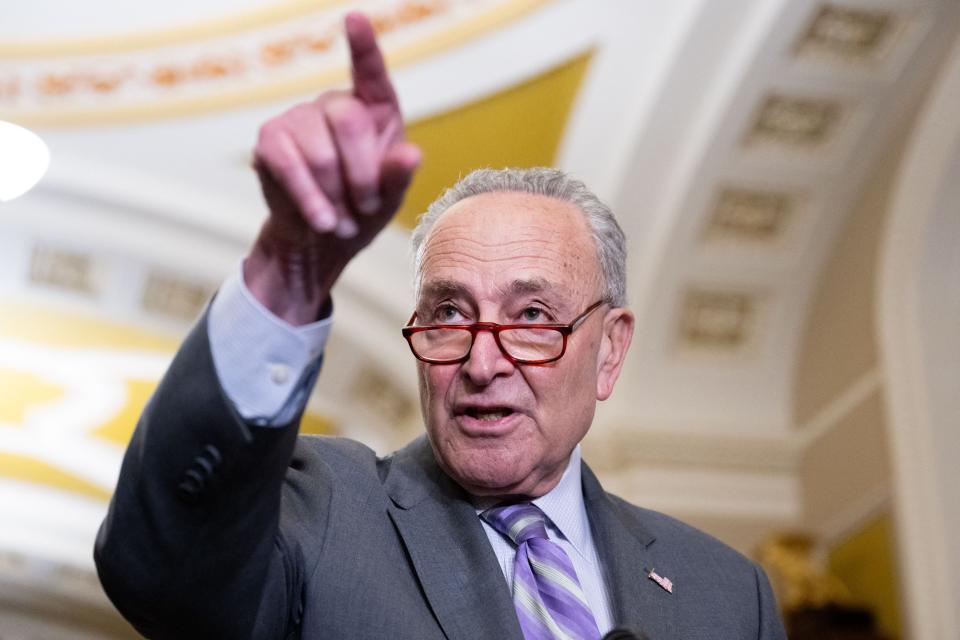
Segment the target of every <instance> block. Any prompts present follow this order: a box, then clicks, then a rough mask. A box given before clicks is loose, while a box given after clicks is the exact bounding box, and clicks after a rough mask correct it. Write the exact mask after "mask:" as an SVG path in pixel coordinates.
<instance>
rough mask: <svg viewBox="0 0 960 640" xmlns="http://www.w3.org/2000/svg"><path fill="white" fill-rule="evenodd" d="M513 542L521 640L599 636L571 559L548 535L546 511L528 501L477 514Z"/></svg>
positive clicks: (592, 639)
mask: <svg viewBox="0 0 960 640" xmlns="http://www.w3.org/2000/svg"><path fill="white" fill-rule="evenodd" d="M480 517H482V518H483V519H484V520H486V521H487V522H488V523H490V526H492V527H493V528H494V529H496V530H497V531H499V532H500V533H502V534H504V535H505V536H507V537H508V538H510V539H511V540H512V541H513V543H514V544H515V545H517V557H516V559H515V561H514V564H513V605H514V607H516V609H517V617H519V618H520V628H521V629H523V637H524V638H525V640H557V639H559V640H588V639H589V640H597V639H598V638H599V637H600V630H599V629H598V628H597V622H596V620H594V618H593V613H592V612H591V611H590V605H589V604H588V603H587V598H586V596H585V595H584V593H583V589H582V588H581V587H580V581H579V580H578V579H577V573H576V571H574V569H573V564H572V563H571V562H570V558H568V557H567V554H566V553H564V551H563V549H562V548H561V547H560V545H558V544H556V543H555V542H551V541H550V540H548V539H547V527H546V516H545V515H544V514H543V512H542V511H540V509H538V508H537V507H536V506H535V505H532V504H530V503H529V502H526V503H521V504H511V505H506V506H501V507H494V508H492V509H487V510H486V511H484V512H483V513H482V514H480Z"/></svg>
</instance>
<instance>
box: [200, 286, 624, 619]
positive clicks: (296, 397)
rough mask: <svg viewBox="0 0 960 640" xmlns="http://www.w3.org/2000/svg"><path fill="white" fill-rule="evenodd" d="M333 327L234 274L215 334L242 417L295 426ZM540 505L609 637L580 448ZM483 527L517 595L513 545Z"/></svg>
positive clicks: (218, 363) (219, 366) (216, 310)
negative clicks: (299, 315) (267, 299)
mask: <svg viewBox="0 0 960 640" xmlns="http://www.w3.org/2000/svg"><path fill="white" fill-rule="evenodd" d="M331 325H332V316H331V317H328V318H324V319H323V320H320V321H318V322H314V323H311V324H308V325H304V326H301V327H294V326H292V325H290V324H288V323H286V322H284V321H283V320H281V319H280V318H277V317H276V316H275V315H273V314H272V313H271V312H270V311H269V310H268V309H267V308H266V307H264V306H263V305H262V304H260V302H259V301H258V300H257V299H256V298H255V297H254V296H253V294H252V293H250V291H249V289H247V287H246V285H245V284H244V282H243V275H242V270H241V269H237V270H236V271H235V272H234V273H233V274H232V275H230V276H229V277H228V278H227V280H226V281H225V282H224V283H223V286H221V287H220V291H219V292H218V294H217V296H216V298H214V300H213V302H212V303H211V305H210V313H209V317H208V322H207V329H208V332H209V339H210V349H211V353H212V355H213V364H214V368H215V369H216V372H217V377H218V378H219V380H220V385H221V386H222V387H223V390H224V392H225V393H226V394H227V397H228V398H230V400H231V401H232V402H233V404H234V406H236V408H237V411H238V412H239V414H240V415H241V416H243V417H244V418H245V419H246V420H249V421H251V422H253V423H255V424H257V425H260V426H278V425H282V424H286V423H288V422H289V421H290V419H291V418H292V417H293V416H294V415H296V414H297V412H298V411H300V410H301V409H302V408H303V407H304V406H305V405H306V402H307V399H308V398H309V396H310V390H311V388H312V387H313V382H314V380H315V379H316V373H317V370H318V364H319V361H320V357H321V356H322V354H323V349H324V346H325V345H326V343H327V339H328V338H329V336H330V327H331ZM533 503H534V504H536V505H537V506H538V507H540V509H541V510H542V511H543V512H544V513H545V514H546V516H547V518H548V523H547V536H548V537H549V538H550V539H551V540H553V541H554V542H556V543H557V544H559V545H560V546H561V547H562V548H563V550H564V551H565V552H566V554H567V555H568V556H569V557H570V560H571V561H572V562H573V567H574V569H575V570H576V572H577V576H578V577H579V578H580V584H581V586H582V587H583V591H584V594H585V595H586V597H587V600H588V601H589V603H590V608H591V609H592V610H593V615H594V617H595V618H596V621H597V626H598V627H599V628H600V632H601V633H606V632H607V631H609V630H610V629H611V628H612V627H613V615H612V611H611V608H610V597H609V594H608V593H607V587H606V580H605V578H604V573H603V567H602V566H601V564H600V560H599V557H598V556H597V548H596V546H595V545H594V543H593V535H592V533H591V531H590V522H589V520H588V519H587V511H586V507H585V506H584V503H583V490H582V485H581V481H580V446H579V445H577V447H576V448H575V449H574V450H573V454H572V455H571V456H570V461H569V462H568V463H567V468H566V470H565V471H564V473H563V476H562V477H561V479H560V482H559V483H558V484H557V486H556V487H554V488H553V489H552V490H551V491H549V492H548V493H547V494H545V495H543V496H541V497H539V498H537V499H536V500H534V501H533ZM480 511H482V509H478V510H477V513H478V514H479V513H480ZM478 517H479V516H478ZM481 523H482V525H483V530H484V532H485V533H486V534H487V539H488V540H489V541H490V545H491V547H493V551H494V553H495V554H496V556H497V560H498V561H499V563H500V568H501V570H502V571H503V575H504V578H505V579H506V581H507V585H508V586H510V587H511V590H512V587H513V561H514V557H515V556H516V550H515V549H514V546H513V543H512V542H510V540H509V539H508V538H506V537H505V536H504V535H502V534H501V533H499V532H498V531H497V530H495V529H494V528H493V527H491V526H490V525H489V524H487V523H486V522H484V521H483V520H481Z"/></svg>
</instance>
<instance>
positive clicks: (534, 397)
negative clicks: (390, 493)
mask: <svg viewBox="0 0 960 640" xmlns="http://www.w3.org/2000/svg"><path fill="white" fill-rule="evenodd" d="M418 294H419V298H418V304H417V324H442V323H453V324H468V323H472V322H479V321H485V322H497V323H500V324H521V323H564V324H565V323H568V322H570V321H571V320H573V319H574V318H575V317H576V316H578V315H579V314H580V313H581V312H582V311H583V310H584V309H586V308H587V307H588V306H590V305H591V304H593V303H594V302H596V301H597V300H599V299H600V298H601V274H600V268H599V264H598V262H597V257H596V250H595V249H594V246H593V242H592V240H591V238H590V235H589V232H588V230H587V226H586V223H585V221H584V220H583V217H582V214H581V213H580V212H579V211H578V209H577V208H576V206H575V205H573V204H570V203H567V202H563V201H560V200H555V199H553V198H548V197H544V196H538V195H532V194H524V193H488V194H482V195H478V196H473V197H470V198H467V199H465V200H462V201H460V202H458V203H457V204H456V205H454V206H453V207H451V208H450V209H449V210H448V211H447V212H446V213H445V214H444V215H443V216H442V217H441V218H440V220H439V221H438V222H437V223H436V225H435V226H434V228H433V230H432V232H431V233H430V235H429V237H428V239H427V245H426V248H425V251H424V255H423V260H422V262H421V284H420V288H419V292H418ZM632 322H633V319H632V316H631V315H630V313H629V311H626V310H624V309H611V308H610V307H609V305H602V306H601V307H600V308H599V309H597V310H596V311H595V312H594V313H592V314H591V315H590V316H589V317H588V318H587V319H586V321H584V322H583V323H582V324H581V325H580V326H579V328H578V329H577V330H576V331H574V333H573V334H571V336H570V337H569V340H568V342H567V351H566V353H565V355H564V356H563V357H562V358H561V359H560V360H558V361H556V362H553V363H550V364H547V365H541V366H533V365H516V364H513V363H512V362H510V361H509V360H508V359H507V358H506V357H505V356H504V355H503V353H502V352H501V351H500V349H499V348H498V347H497V345H496V342H495V340H494V338H493V335H492V334H491V333H490V332H488V331H481V332H479V333H478V334H477V337H476V341H475V343H474V345H473V348H472V350H471V352H470V355H469V358H468V359H467V360H466V361H465V362H462V363H458V364H448V365H431V364H425V363H423V362H419V363H418V367H419V369H418V371H419V378H420V399H421V404H422V408H423V413H424V419H425V422H426V428H427V433H428V435H429V437H430V441H431V444H432V446H433V449H434V453H435V455H436V458H437V461H438V462H439V464H440V466H441V467H442V468H443V469H444V471H446V472H447V474H448V475H450V476H451V477H452V478H453V479H454V480H456V481H457V482H458V483H459V484H460V485H461V486H462V487H464V488H465V489H466V490H467V491H468V492H470V493H471V494H473V495H475V496H507V495H524V496H539V495H542V494H544V493H546V492H547V491H549V490H550V489H552V488H553V486H555V485H556V483H557V482H558V481H559V479H560V477H561V475H562V474H563V470H564V469H565V467H566V464H567V461H568V460H569V456H570V453H571V452H572V450H573V448H574V447H575V446H576V444H577V443H578V442H579V441H580V439H581V438H583V436H584V435H585V434H586V432H587V429H589V427H590V423H591V422H592V420H593V413H594V407H595V405H596V401H597V399H601V400H602V399H605V398H606V397H607V396H608V395H609V394H610V392H611V391H612V389H613V383H614V382H615V380H616V378H617V375H619V371H620V366H621V364H622V361H623V356H624V354H625V352H626V348H627V345H628V344H629V341H630V336H631V334H632V327H633V323H632Z"/></svg>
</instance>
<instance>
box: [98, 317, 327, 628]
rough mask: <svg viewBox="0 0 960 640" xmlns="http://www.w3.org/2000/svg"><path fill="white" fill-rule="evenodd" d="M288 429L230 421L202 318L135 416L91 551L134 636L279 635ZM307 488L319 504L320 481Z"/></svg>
mask: <svg viewBox="0 0 960 640" xmlns="http://www.w3.org/2000/svg"><path fill="white" fill-rule="evenodd" d="M298 421H299V415H297V416H295V418H294V420H293V421H292V422H291V424H289V425H286V426H281V427H279V428H257V427H251V426H250V425H248V424H247V423H245V422H244V421H243V420H242V419H241V418H240V417H239V416H238V415H237V414H236V412H235V409H234V408H233V405H232V403H231V402H230V401H229V400H228V399H227V398H226V397H225V395H224V393H223V391H222V389H221V387H220V385H219V383H218V381H217V377H216V373H215V371H214V367H213V362H212V359H211V355H210V346H209V342H208V338H207V328H206V318H204V319H203V320H201V322H200V323H198V325H197V327H195V328H194V330H193V331H192V332H191V334H190V335H189V336H188V337H187V339H186V340H185V342H184V344H183V346H182V347H181V349H180V351H179V352H178V354H177V355H176V357H175V358H174V360H173V363H172V364H171V366H170V369H169V370H168V371H167V373H166V375H165V376H164V378H163V380H162V381H161V383H160V385H159V386H158V388H157V390H156V392H155V393H154V395H153V397H152V398H151V400H150V402H149V403H148V405H147V408H146V409H145V411H144V413H143V416H142V417H141V418H140V421H139V423H138V425H137V428H136V430H135V432H134V435H133V438H132V440H131V442H130V444H129V447H128V449H127V452H126V455H125V457H124V461H123V465H122V467H121V471H120V479H119V482H118V485H117V489H116V492H115V493H114V496H113V499H112V500H111V503H110V508H109V511H108V513H107V516H106V519H105V520H104V522H103V524H102V525H101V527H100V531H99V534H98V536H97V541H96V546H95V550H94V558H95V561H96V565H97V571H98V573H99V575H100V580H101V582H102V583H103V586H104V589H105V590H106V592H107V594H108V595H109V597H110V598H111V600H112V601H113V602H114V604H115V605H116V606H117V608H118V609H119V610H120V611H121V613H123V614H124V616H125V617H126V618H127V619H128V620H129V621H130V622H131V623H132V624H133V625H134V626H135V627H136V628H137V629H138V630H139V631H140V632H141V633H143V634H144V635H146V636H147V637H149V638H177V639H184V638H201V637H202V638H214V637H216V638H237V639H240V638H285V637H287V636H288V635H289V633H290V630H291V629H292V628H293V627H294V626H295V623H296V616H297V615H298V611H299V601H300V590H301V584H302V576H301V575H300V572H301V571H302V568H301V567H302V566H303V563H302V562H301V561H300V560H299V559H298V558H297V553H298V551H297V549H296V548H294V547H293V546H292V545H291V544H290V543H289V542H288V541H285V540H284V539H283V537H282V536H281V535H280V533H279V532H280V526H279V523H280V517H281V488H282V485H283V482H284V476H285V473H286V470H287V465H288V463H289V460H290V457H291V453H292V451H293V447H294V445H295V442H296V437H297V428H296V423H297V422H298ZM317 482H318V484H319V485H320V486H319V487H317V490H318V495H319V496H324V495H327V496H328V495H329V490H328V489H327V488H326V487H327V486H329V485H325V483H326V482H327V478H324V477H319V478H317ZM322 499H323V498H322V497H321V501H322ZM322 534H323V532H322V531H318V532H317V535H318V536H322Z"/></svg>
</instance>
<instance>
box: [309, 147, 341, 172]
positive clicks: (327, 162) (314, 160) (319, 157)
mask: <svg viewBox="0 0 960 640" xmlns="http://www.w3.org/2000/svg"><path fill="white" fill-rule="evenodd" d="M310 167H311V168H312V169H313V170H314V171H316V172H320V173H330V172H332V171H336V170H338V169H339V168H340V159H339V158H338V157H337V153H336V151H334V150H333V149H332V148H330V147H329V146H326V145H324V146H322V147H319V148H316V149H313V150H311V152H310Z"/></svg>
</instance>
